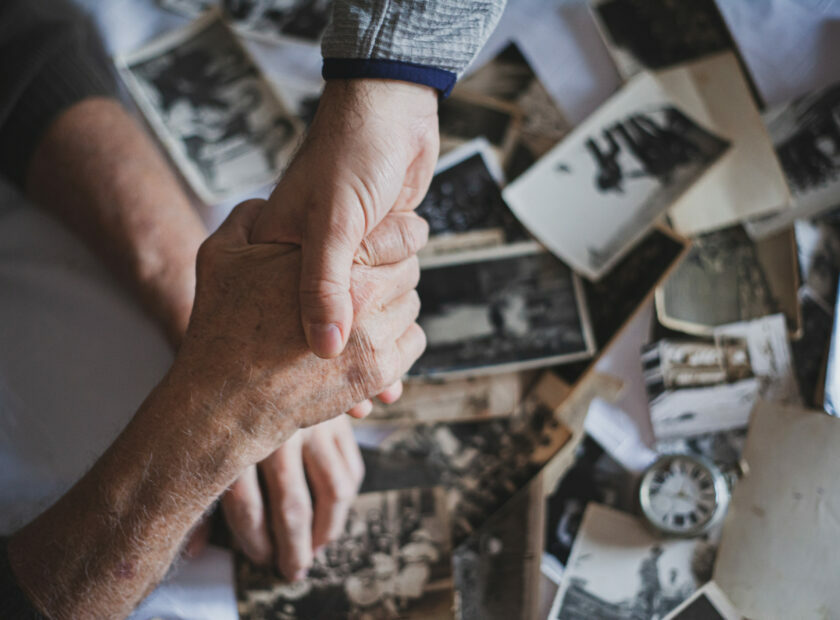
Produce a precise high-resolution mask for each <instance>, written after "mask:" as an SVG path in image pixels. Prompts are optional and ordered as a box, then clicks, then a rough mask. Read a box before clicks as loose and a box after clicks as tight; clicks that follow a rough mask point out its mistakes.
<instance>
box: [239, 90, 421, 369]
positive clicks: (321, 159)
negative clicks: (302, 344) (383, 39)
mask: <svg viewBox="0 0 840 620" xmlns="http://www.w3.org/2000/svg"><path fill="white" fill-rule="evenodd" d="M437 122H438V119H437V92H436V91H434V90H433V89H431V88H428V87H425V86H417V85H414V84H407V83H403V82H394V81H387V80H349V81H343V80H333V81H330V82H328V83H327V86H326V88H325V89H324V94H323V96H322V97H321V102H320V104H319V106H318V113H317V114H316V116H315V120H314V121H313V123H312V127H311V129H310V131H309V134H308V135H307V138H306V140H305V142H304V144H303V146H302V147H301V149H300V152H299V153H298V154H297V156H296V157H295V160H294V161H293V162H292V164H291V166H290V167H289V170H288V171H287V172H286V174H285V175H284V177H283V179H282V180H281V181H280V184H279V185H278V186H277V189H276V190H275V191H274V193H273V194H272V196H271V198H269V207H268V208H267V209H265V210H264V211H263V213H262V215H261V216H260V218H259V220H258V221H257V223H256V225H255V227H254V231H253V234H252V236H251V240H252V241H255V242H268V241H274V242H280V243H295V244H298V245H300V246H301V247H302V250H303V269H302V273H301V287H300V301H301V318H302V320H303V327H304V331H305V333H306V337H307V341H308V342H309V345H310V347H311V348H312V350H313V351H314V352H315V353H316V354H317V355H319V356H321V357H332V356H335V355H338V354H339V353H340V352H341V350H342V349H343V347H344V346H345V344H346V342H347V339H348V337H349V333H350V328H351V325H352V324H353V307H352V303H351V298H350V270H351V265H352V264H353V257H354V256H355V255H356V253H357V251H358V249H359V247H360V245H361V243H362V240H363V239H364V238H365V237H366V236H367V235H368V234H370V233H371V232H372V231H373V230H374V228H376V227H377V225H378V224H379V223H380V222H381V221H382V220H383V218H385V216H386V215H387V214H388V213H390V212H400V211H411V210H413V209H414V208H415V207H416V206H417V205H418V204H419V203H420V201H421V200H422V199H423V196H424V195H425V194H426V191H427V189H428V186H429V182H430V181H431V178H432V174H433V172H434V168H435V163H436V161H437V156H438V125H437Z"/></svg>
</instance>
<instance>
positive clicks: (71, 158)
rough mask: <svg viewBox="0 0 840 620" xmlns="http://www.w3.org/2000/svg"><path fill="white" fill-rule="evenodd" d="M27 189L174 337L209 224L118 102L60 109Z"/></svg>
mask: <svg viewBox="0 0 840 620" xmlns="http://www.w3.org/2000/svg"><path fill="white" fill-rule="evenodd" d="M26 190H27V193H28V195H29V196H30V197H31V198H32V199H33V200H34V201H35V202H37V203H38V204H39V205H41V206H42V207H43V208H45V209H47V210H48V211H51V212H52V213H54V214H55V215H56V216H57V217H58V218H59V219H61V220H62V221H64V222H65V223H66V224H67V225H68V226H70V227H71V228H72V229H74V230H75V231H76V232H77V233H78V234H80V235H81V236H82V237H83V238H84V239H85V240H86V242H87V243H88V244H89V245H90V246H91V247H92V248H93V249H94V251H95V252H96V253H97V254H99V255H100V257H101V258H102V259H103V260H104V261H105V262H106V264H107V265H108V266H109V267H111V268H112V269H113V270H114V271H115V272H117V274H118V275H119V276H121V277H122V278H124V279H126V280H127V281H128V282H129V283H131V285H132V286H133V288H134V289H135V291H136V292H137V293H138V294H139V295H140V297H141V299H142V301H143V302H144V304H145V306H146V308H147V309H148V310H149V312H150V313H151V314H152V315H153V317H154V318H155V319H157V320H158V321H159V322H160V323H161V325H162V326H163V327H164V329H165V330H166V332H167V335H168V336H169V337H170V339H171V340H172V341H173V342H174V343H177V342H178V341H179V340H180V337H181V335H182V334H183V331H184V330H185V329H186V325H187V321H188V319H189V314H190V310H191V308H192V301H193V296H194V292H195V256H196V252H197V251H198V247H199V245H200V244H201V242H202V241H203V239H204V237H205V236H206V230H205V228H204V225H203V224H202V222H201V220H200V219H199V217H198V215H197V213H196V212H195V210H194V209H193V207H192V205H191V204H190V202H189V200H188V198H187V196H186V195H185V193H184V192H183V190H182V189H181V186H180V185H179V183H178V181H177V179H176V178H175V177H174V175H173V174H172V172H171V170H170V168H169V166H168V164H167V162H166V161H165V160H164V159H163V157H162V156H161V154H160V152H159V151H158V150H157V148H156V147H155V145H154V144H153V143H152V142H151V140H150V139H149V138H148V136H147V135H146V134H145V133H144V132H143V131H142V130H141V129H140V127H138V125H137V123H136V122H135V121H134V119H133V118H132V117H131V116H130V115H129V114H128V113H127V112H126V111H125V110H124V109H123V107H122V106H121V105H120V104H119V103H118V102H116V101H115V100H111V99H105V98H93V99H87V100H84V101H82V102H80V103H78V104H76V105H74V106H73V107H71V108H69V109H68V110H66V111H65V112H64V113H63V114H61V115H60V116H59V117H58V119H56V120H55V121H54V122H53V123H52V124H51V125H50V127H49V129H48V130H47V131H46V133H45V134H44V137H43V138H42V139H41V141H40V143H39V145H38V147H37V148H36V150H35V152H34V154H33V156H32V160H31V162H30V165H29V169H28V174H27V178H26Z"/></svg>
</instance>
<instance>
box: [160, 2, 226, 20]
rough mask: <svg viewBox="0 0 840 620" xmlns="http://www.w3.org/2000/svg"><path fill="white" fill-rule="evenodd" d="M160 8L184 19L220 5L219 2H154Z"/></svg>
mask: <svg viewBox="0 0 840 620" xmlns="http://www.w3.org/2000/svg"><path fill="white" fill-rule="evenodd" d="M156 1H157V4H158V6H159V7H160V8H162V9H166V10H167V11H172V12H173V13H178V15H183V16H184V17H198V16H199V15H201V14H202V13H204V12H205V11H209V10H210V9H212V8H213V7H217V6H219V5H220V4H221V0H156Z"/></svg>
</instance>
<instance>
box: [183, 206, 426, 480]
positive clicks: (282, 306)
mask: <svg viewBox="0 0 840 620" xmlns="http://www.w3.org/2000/svg"><path fill="white" fill-rule="evenodd" d="M264 204H265V201H260V200H252V201H248V202H246V203H243V204H241V205H239V206H238V207H237V208H236V209H235V210H234V211H233V213H232V214H231V215H230V217H229V218H228V219H227V220H226V221H225V223H224V224H222V226H221V227H220V228H219V230H218V231H217V232H216V233H214V234H213V235H212V236H211V237H210V238H209V239H208V240H207V241H206V242H205V243H204V244H203V245H202V247H201V249H200V250H199V254H198V269H197V287H196V299H195V306H194V308H193V313H192V316H191V318H190V325H189V328H188V329H187V333H186V336H185V337H184V341H183V344H182V345H181V348H180V350H179V351H178V355H177V357H176V360H175V364H174V365H173V373H174V375H177V377H178V380H179V381H183V382H185V383H187V384H189V385H191V386H192V387H193V389H194V390H195V391H196V393H208V392H209V393H213V394H215V397H216V399H217V401H218V403H219V404H224V406H223V407H218V412H214V415H213V416H211V419H212V422H213V424H218V425H219V428H220V429H221V430H222V431H223V432H225V433H226V434H227V435H228V436H229V437H230V441H232V442H236V443H235V444H234V445H237V446H242V449H244V450H247V451H248V454H247V455H245V456H244V457H243V458H244V459H245V461H247V462H250V463H251V464H253V463H257V462H259V461H261V460H263V459H265V458H266V457H267V456H268V455H269V454H271V453H272V452H273V451H274V450H275V449H276V448H277V447H278V446H279V445H280V444H281V443H282V442H283V441H285V440H288V439H289V438H291V437H292V435H293V434H294V433H295V432H296V431H297V430H299V429H302V428H308V427H310V426H314V425H316V424H319V423H320V422H324V421H326V420H329V419H332V418H334V417H335V416H337V415H338V414H340V413H341V412H343V411H346V410H348V409H349V408H351V407H352V406H353V405H354V404H356V403H359V402H362V401H364V400H366V399H368V398H370V397H372V396H373V395H374V394H378V393H381V392H382V391H383V390H384V389H385V388H387V387H388V386H390V385H393V384H394V383H395V382H396V381H397V380H398V378H399V377H400V376H401V375H402V374H403V373H404V372H405V371H407V370H408V368H409V367H410V366H411V364H413V363H414V361H415V360H416V359H417V357H419V355H420V353H421V352H422V350H423V348H424V346H425V338H424V336H423V332H422V330H421V329H420V327H419V326H418V325H417V324H416V323H415V319H416V317H417V313H418V312H419V303H420V302H419V299H418V298H417V293H416V292H415V291H414V290H413V289H414V287H415V286H416V283H417V279H418V277H419V268H418V265H417V260H416V258H414V259H409V260H405V261H401V262H399V263H396V264H392V265H386V266H382V267H369V266H365V265H355V266H354V267H353V268H352V273H351V283H352V288H353V291H354V296H353V300H352V301H353V306H354V308H353V310H354V313H355V316H356V320H355V323H354V325H353V329H352V331H351V334H350V338H349V340H348V345H347V348H346V349H345V351H344V352H343V354H341V355H340V356H338V357H336V358H334V359H330V360H325V359H322V358H319V357H317V356H316V355H314V354H313V353H312V352H311V350H310V349H309V347H308V345H307V343H306V340H305V337H304V334H303V330H302V328H301V323H300V306H299V297H298V294H297V292H298V288H299V278H300V267H301V253H300V250H299V248H297V247H294V246H287V245H275V244H260V245H252V244H249V242H248V239H249V236H250V234H251V229H252V227H253V223H254V221H255V220H256V218H257V217H258V215H259V211H260V209H261V208H262V207H263V206H264Z"/></svg>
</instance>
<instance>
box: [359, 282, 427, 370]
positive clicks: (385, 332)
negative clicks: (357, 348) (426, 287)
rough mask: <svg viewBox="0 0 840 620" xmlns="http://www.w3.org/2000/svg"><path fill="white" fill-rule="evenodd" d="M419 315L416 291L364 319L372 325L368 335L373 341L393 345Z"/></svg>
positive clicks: (418, 299)
mask: <svg viewBox="0 0 840 620" xmlns="http://www.w3.org/2000/svg"><path fill="white" fill-rule="evenodd" d="M419 314H420V297H419V295H417V291H415V290H410V291H408V292H407V293H405V294H404V295H402V296H401V297H400V298H399V299H396V300H394V301H392V302H391V303H389V304H388V305H387V306H386V307H385V308H383V310H382V311H381V312H380V313H378V314H376V315H373V316H371V317H370V318H367V317H366V320H367V321H370V322H372V323H373V327H372V329H370V328H369V329H368V333H369V334H373V338H374V339H381V340H380V341H379V342H380V343H382V342H384V343H385V344H393V342H394V340H395V339H397V338H399V337H400V336H401V335H402V334H403V333H404V332H405V331H406V330H407V329H408V328H409V327H410V326H411V325H412V324H413V323H414V322H415V321H416V320H417V317H418V316H419ZM398 378H399V375H397V376H396V377H395V378H394V379H392V380H391V381H389V382H388V383H386V384H385V385H393V382H394V381H396V379H398Z"/></svg>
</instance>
